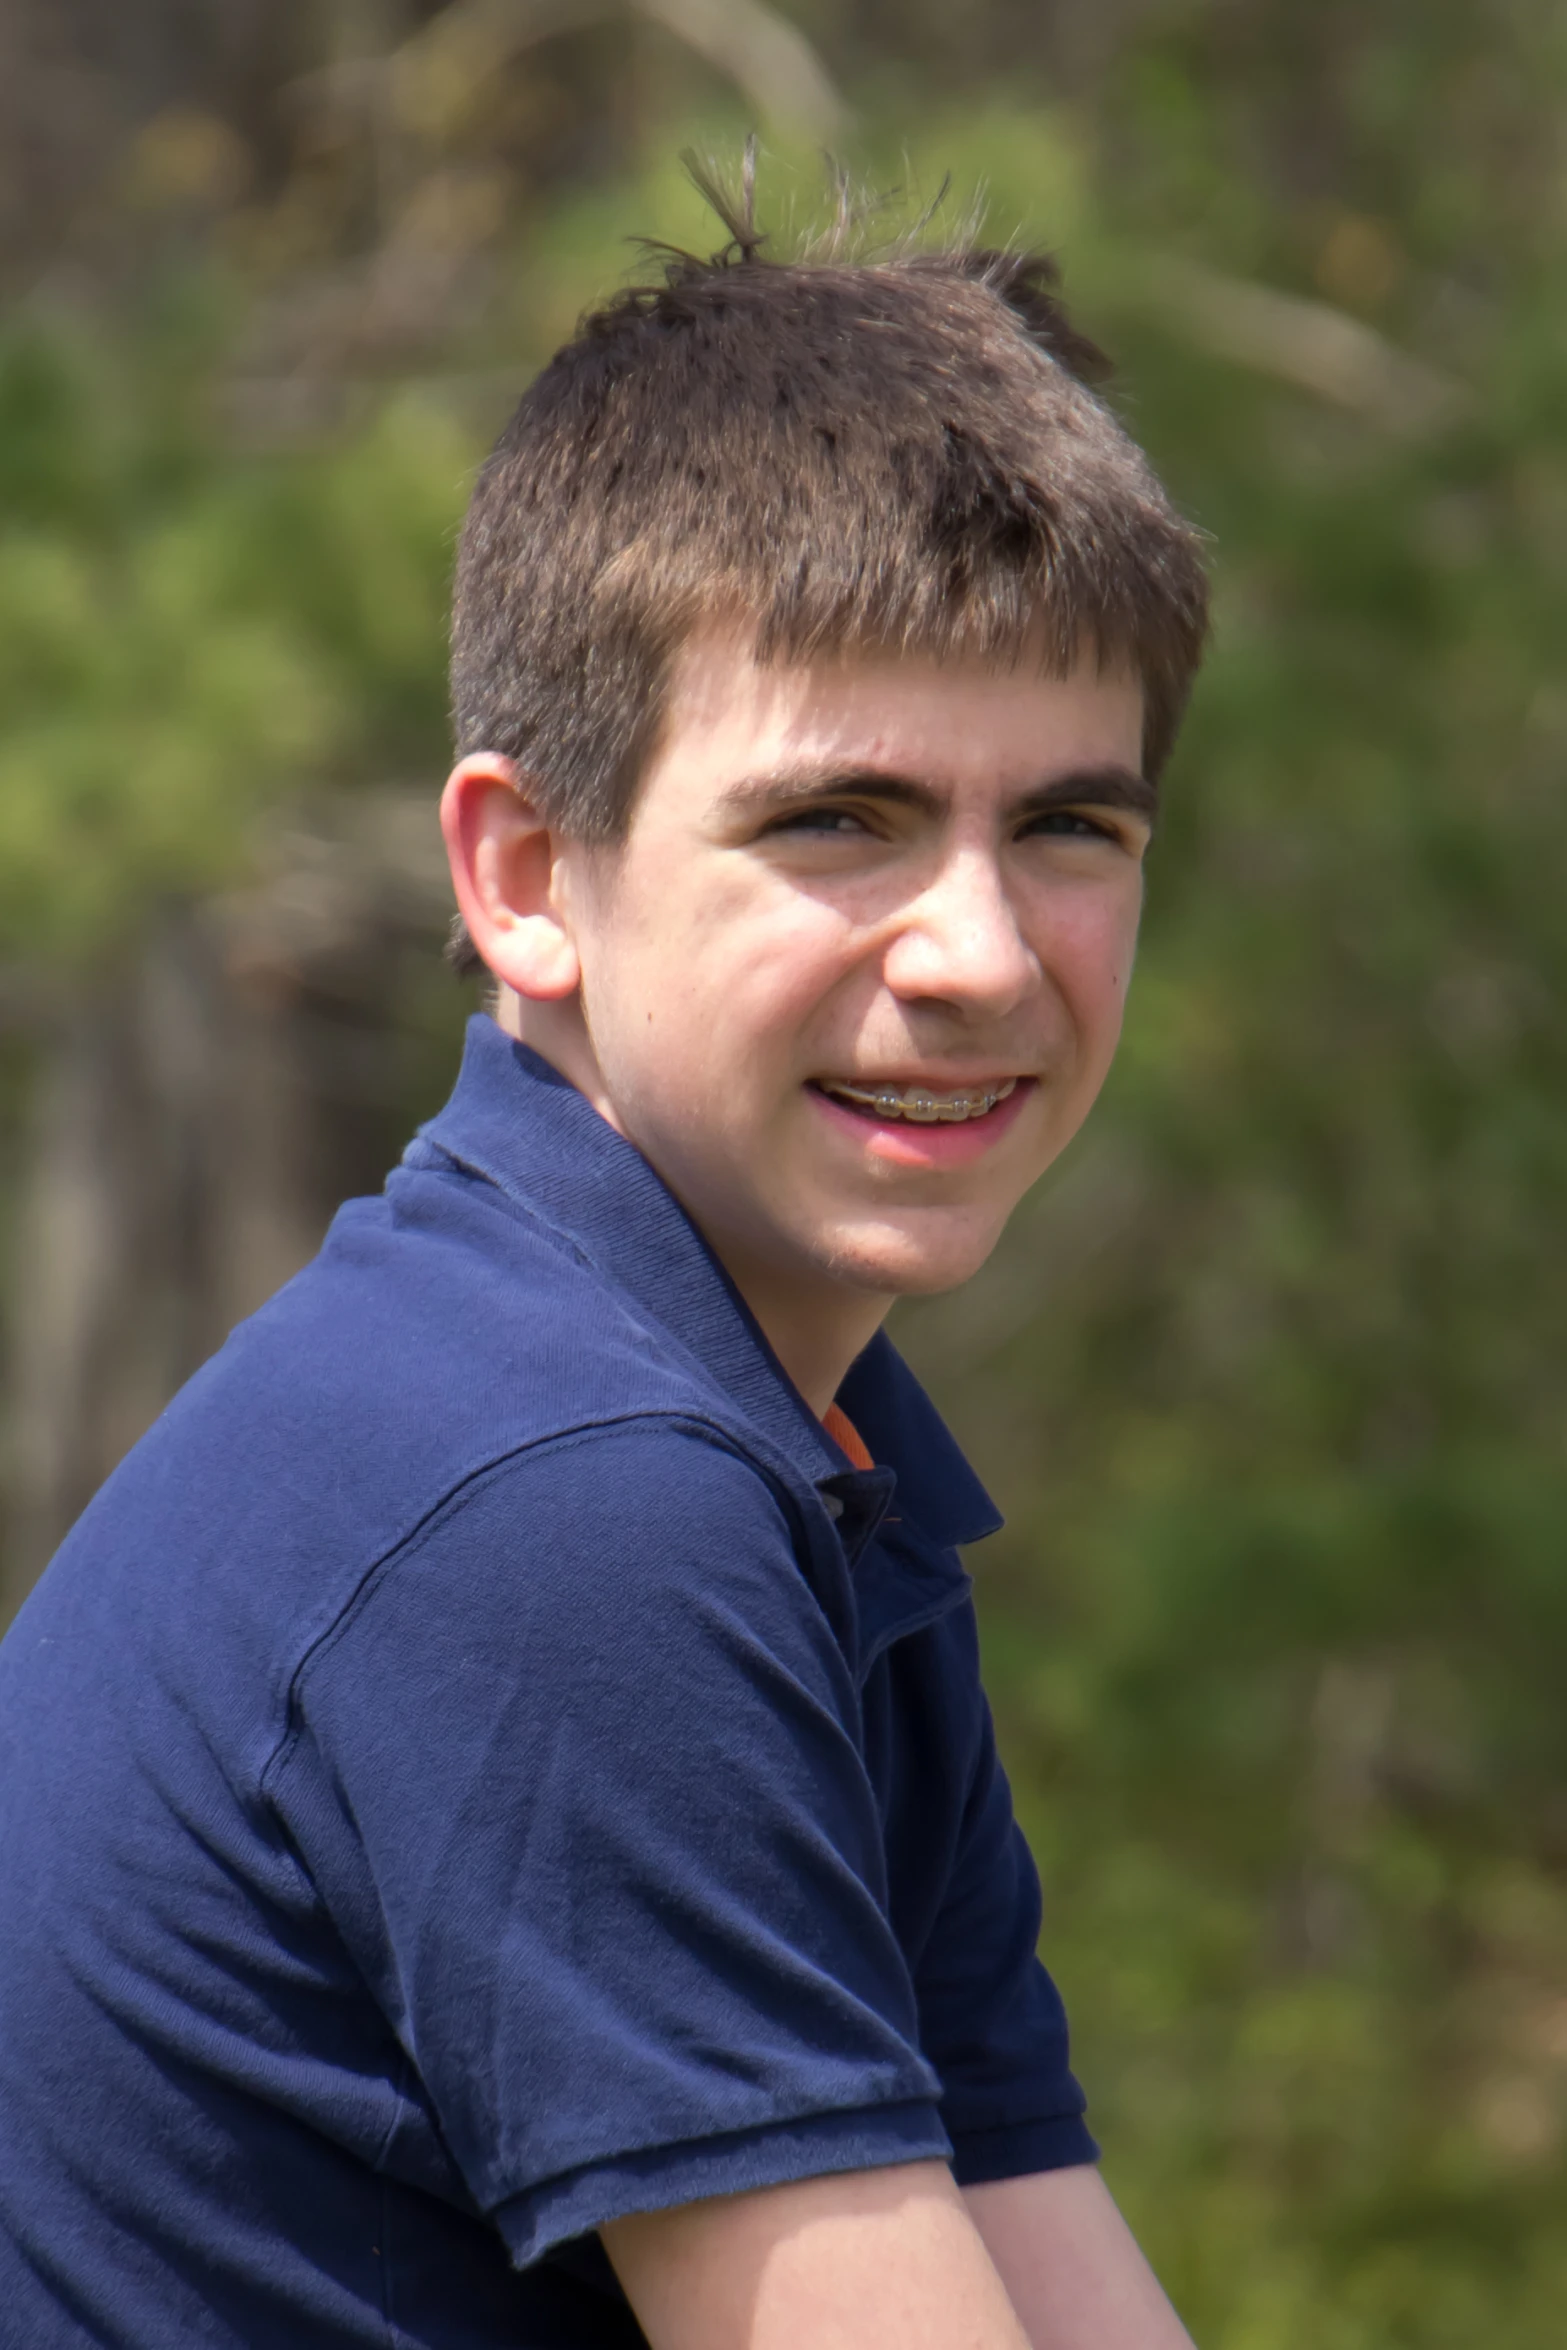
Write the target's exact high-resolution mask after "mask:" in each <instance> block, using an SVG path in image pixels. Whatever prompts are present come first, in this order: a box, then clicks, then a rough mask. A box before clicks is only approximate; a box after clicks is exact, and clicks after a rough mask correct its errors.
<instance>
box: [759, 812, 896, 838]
mask: <svg viewBox="0 0 1567 2350" xmlns="http://www.w3.org/2000/svg"><path fill="white" fill-rule="evenodd" d="M869 829H870V827H869V826H868V825H867V824H866V822H865V819H864V818H863V817H862V816H857V815H856V814H855V812H854V810H853V809H852V808H794V809H791V810H790V812H789V814H788V815H786V816H775V817H774V818H773V821H772V822H771V823H770V824H769V825H767V826H766V827H765V832H764V837H765V836H766V834H767V833H779V832H793V833H814V834H815V835H816V836H817V837H818V838H822V837H826V838H828V839H842V840H853V839H855V838H856V837H857V836H859V835H862V834H864V833H866V832H868V831H869Z"/></svg>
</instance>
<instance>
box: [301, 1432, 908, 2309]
mask: <svg viewBox="0 0 1567 2350" xmlns="http://www.w3.org/2000/svg"><path fill="white" fill-rule="evenodd" d="M856 1707H857V1697H856V1690H855V1686H854V1682H853V1678H852V1675H851V1674H850V1672H849V1669H848V1666H847V1664H846V1661H845V1658H844V1656H843V1654H842V1651H841V1649H840V1647H839V1645H838V1642H837V1640H836V1639H835V1637H834V1635H833V1631H832V1627H831V1624H830V1622H829V1620H828V1617H827V1615H826V1613H825V1611H824V1609H823V1606H822V1605H821V1603H820V1601H819V1600H818V1598H817V1597H816V1596H815V1595H814V1593H813V1591H812V1588H811V1585H810V1583H809V1581H808V1580H807V1577H806V1575H805V1574H804V1572H803V1571H802V1567H801V1564H800V1561H799V1559H798V1558H797V1557H796V1554H795V1550H794V1547H793V1544H792V1542H791V1537H790V1531H789V1525H788V1521H787V1519H786V1517H785V1514H784V1510H783V1507H782V1506H781V1504H780V1502H779V1501H778V1499H777V1498H776V1497H775V1495H774V1494H773V1493H772V1492H771V1490H770V1489H769V1487H768V1486H767V1484H766V1483H765V1482H764V1480H763V1478H762V1477H761V1475H760V1474H759V1473H758V1472H757V1471H756V1470H754V1469H753V1468H752V1467H751V1466H750V1465H749V1464H748V1463H747V1462H745V1461H743V1460H741V1459H739V1458H737V1457H736V1456H734V1455H733V1454H731V1453H729V1452H727V1451H726V1450H724V1449H723V1448H722V1447H721V1446H720V1445H718V1444H716V1443H713V1442H709V1441H706V1440H705V1439H704V1438H703V1437H702V1436H701V1434H700V1433H699V1432H694V1431H690V1430H686V1429H682V1428H678V1427H671V1426H669V1425H665V1424H660V1423H649V1422H631V1423H627V1424H625V1425H623V1426H622V1427H620V1428H617V1429H610V1430H603V1431H596V1432H593V1433H591V1434H588V1435H586V1436H582V1437H578V1438H572V1439H564V1440H560V1441H557V1442H555V1443H553V1444H551V1445H549V1446H547V1447H543V1448H540V1449H538V1450H536V1451H532V1452H528V1453H526V1454H522V1455H519V1456H517V1457H516V1458H514V1459H513V1460H511V1461H510V1462H508V1463H506V1464H504V1465H503V1466H501V1467H500V1468H498V1469H496V1470H494V1471H492V1472H490V1473H489V1474H488V1475H486V1476H485V1477H484V1478H482V1479H480V1480H478V1481H477V1482H476V1483H475V1484H474V1485H473V1486H472V1487H471V1488H469V1489H468V1490H467V1491H465V1492H464V1493H463V1494H462V1495H461V1496H460V1497H458V1498H457V1499H456V1500H454V1501H452V1502H451V1503H449V1504H448V1505H447V1506H446V1507H445V1508H444V1509H443V1510H442V1511H441V1512H440V1513H438V1515H437V1516H436V1518H435V1519H434V1520H433V1521H432V1522H431V1524H430V1525H429V1526H428V1527H427V1528H426V1529H425V1530H424V1532H423V1533H422V1534H421V1535H420V1536H419V1537H418V1538H417V1539H415V1540H414V1541H412V1542H410V1543H409V1544H407V1545H406V1546H405V1547H404V1548H403V1550H402V1551H401V1552H399V1553H398V1554H396V1555H395V1556H394V1557H392V1558H391V1559H390V1560H388V1561H387V1562H386V1563H385V1564H384V1565H383V1566H382V1567H381V1568H380V1569H378V1570H377V1571H376V1572H375V1573H374V1574H373V1575H372V1576H371V1577H370V1578H369V1580H368V1581H367V1583H366V1585H365V1587H364V1588H363V1590H362V1591H361V1593H360V1596H359V1598H358V1599H357V1601H356V1602H355V1604H354V1605H353V1607H352V1608H351V1609H350V1610H349V1611H348V1612H347V1614H346V1615H345V1616H344V1618H343V1619H342V1620H341V1621H340V1623H339V1624H338V1625H337V1626H336V1627H335V1628H334V1630H333V1632H332V1633H331V1634H330V1635H329V1637H328V1638H327V1639H326V1640H325V1641H324V1642H323V1643H322V1644H321V1645H320V1646H319V1647H318V1648H317V1650H316V1651H315V1653H314V1654H313V1655H312V1657H311V1658H310V1659H309V1660H308V1662H307V1664H306V1666H305V1667H304V1668H303V1670H302V1672H301V1674H300V1676H299V1678H298V1683H297V1690H296V1700H295V1709H294V1727H293V1730H292V1731H291V1735H290V1739H289V1743H288V1745H287V1746H286V1747H285V1749H284V1751H283V1753H282V1755H281V1756H280V1758H279V1763H278V1766H277V1767H276V1769H275V1771H274V1773H273V1774H272V1778H271V1781H270V1784H271V1785H272V1787H273V1789H274V1795H275V1800H276V1802H277V1804H278V1808H279V1810H280V1811H281V1813H282V1815H283V1817H284V1820H285V1822H286V1824H287V1826H288V1828H289V1831H290V1833H291V1835H292V1836H293V1838H294V1840H295V1842H296V1844H297V1845H298V1848H299V1850H300V1852H301V1854H302V1856H303V1858H304V1860H305V1862H306V1864H307V1866H308V1867H309V1868H310V1869H311V1871H312V1874H313V1876H314V1878H315V1881H316V1883H317V1886H318V1888H319V1890H320V1892H321V1895H322V1898H323V1899H324V1900H325V1901H326V1903H327V1905H328V1907H329V1909H330V1910H331V1912H332V1914H333V1916H334V1919H335V1920H336V1922H337V1924H338V1926H339V1930H340V1931H341V1933H342V1934H343V1936H344V1939H345V1941H346V1942H347V1944H348V1946H349V1949H350V1952H351V1954H352V1955H353V1957H354V1958H355V1960H356V1962H357V1964H358V1965H359V1967H360V1969H361V1971H362V1972H363V1973H364V1974H365V1976H366V1978H367V1980H368V1981H369V1983H370V1985H371V1988H372V1990H373V1992H374V1993H375V1996H376V1997H377V1999H378V2001H379V2003H380V2004H381V2006H382V2008H383V2010H384V2012H385V2013H386V2014H387V2016H388V2018H389V2020H390V2022H391V2024H392V2026H393V2029H394V2031H395V2032H396V2034H397V2037H398V2039H399V2040H400V2041H401V2043H402V2045H403V2048H404V2050H405V2051H406V2054H407V2056H408V2058H409V2059H410V2060H411V2063H412V2065H413V2067H414V2068H415V2070H416V2073H417V2075H418V2079H419V2082H420V2084H421V2085H422V2089H423V2093H424V2095H425V2096H426V2097H427V2098H428V2100H429V2103H430V2106H431V2108H432V2110H433V2114H434V2117H435V2120H436V2123H437V2125H438V2127H439V2130H440V2132H441V2134H442V2136H443V2138H444V2141H445V2144H446V2146H447V2147H448V2149H449V2150H450V2153H451V2156H452V2158H453V2160H454V2161H455V2163H456V2165H457V2168H458V2170H459V2171H460V2172H461V2174H462V2177H463V2180H464V2181H465V2183H466V2186H467V2188H468V2190H469V2192H470V2193H471V2194H472V2196H473V2198H474V2200H475V2202H476V2203H477V2204H478V2206H479V2208H480V2209H481V2210H483V2211H485V2212H487V2213H489V2214H490V2215H491V2216H492V2217H493V2218H494V2219H495V2221H496V2223H497V2225H498V2226H499V2227H500V2228H501V2230H502V2232H503V2233H504V2235H505V2237H506V2239H507V2241H508V2243H509V2245H510V2247H511V2250H512V2253H513V2257H514V2258H515V2259H517V2260H518V2261H519V2262H527V2261H530V2260H533V2259H536V2258H538V2257H539V2256H541V2255H542V2254H543V2253H545V2252H546V2251H548V2250H549V2249H550V2248H551V2247H552V2246H553V2245H555V2244H558V2243H561V2242H563V2241H565V2240H567V2239H569V2238H571V2237H574V2236H578V2235H581V2234H584V2233H586V2232H587V2231H588V2230H590V2229H593V2228H596V2227H598V2226H600V2225H601V2224H602V2223H603V2222H604V2221H606V2220H609V2219H612V2218H615V2217H618V2216H620V2215H622V2214H623V2213H626V2212H629V2211H636V2210H646V2209H657V2208H661V2207H664V2206H667V2205H671V2204H676V2203H682V2202H686V2201H690V2200H692V2199H694V2198H695V2197H698V2196H702V2195H711V2194H720V2193H733V2192H737V2191H740V2190H742V2189H744V2188H748V2187H756V2186H764V2185H769V2184H775V2183H778V2182H780V2181H782V2180H785V2179H791V2178H799V2177H806V2176H810V2175H813V2174H816V2173H823V2172H828V2171H835V2170H848V2169H860V2168H864V2167H867V2166H870V2165H873V2164H877V2163H885V2162H897V2161H908V2160H915V2159H919V2158H922V2157H929V2156H932V2155H934V2156H937V2157H941V2156H944V2155H946V2153H947V2152H948V2142H947V2139H946V2136H945V2134H944V2131H943V2129H942V2125H941V2122H940V2118H939V2113H938V2100H939V2095H940V2084H939V2082H938V2080H937V2077H936V2074H935V2072H934V2071H933V2069H932V2067H931V2065H930V2064H929V2063H928V2062H927V2061H926V2059H925V2057H924V2055H923V2054H922V2053H921V2050H920V2045H919V2019H918V2015H917V2012H916V2005H915V1998H914V1990H913V1985H912V1983H911V1981H910V1978H909V1973H908V1968H907V1965H906V1963H905V1961H904V1958H903V1955H902V1953H901V1951H900V1949H899V1947H898V1944H897V1941H896V1938H895V1936H894V1934H893V1932H892V1929H891V1926H890V1924H889V1922H888V1916H887V1893H886V1885H885V1861H884V1856H883V1852H882V1845H881V1836H880V1826H879V1819H878V1814H877V1808H876V1804H875V1800H874V1797H873V1794H872V1790H871V1786H870V1783H869V1780H868V1778H867V1775H866V1771H865V1766H864V1761H863V1757H862V1754H861V1752H860V1747H859V1744H858V1741H857V1737H856V1725H857V1711H856Z"/></svg>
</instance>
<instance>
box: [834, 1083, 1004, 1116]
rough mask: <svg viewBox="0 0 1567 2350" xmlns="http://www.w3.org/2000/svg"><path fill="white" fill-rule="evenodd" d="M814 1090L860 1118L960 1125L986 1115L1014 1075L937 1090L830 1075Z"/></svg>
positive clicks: (925, 1086)
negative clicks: (864, 1082) (857, 1081)
mask: <svg viewBox="0 0 1567 2350" xmlns="http://www.w3.org/2000/svg"><path fill="white" fill-rule="evenodd" d="M816 1085H817V1090H818V1092H821V1093H825V1094H826V1095H827V1096H828V1097H829V1098H830V1099H831V1100H833V1101H835V1102H842V1103H843V1105H844V1107H845V1108H846V1109H850V1110H858V1111H859V1113H860V1115H861V1117H864V1118H900V1119H904V1120H906V1121H907V1123H908V1124H909V1125H911V1126H963V1125H966V1124H967V1123H968V1121H969V1120H970V1119H971V1118H988V1117H989V1115H990V1113H991V1111H992V1110H993V1109H994V1108H995V1107H996V1105H997V1103H998V1102H1004V1101H1005V1100H1006V1098H1007V1096H1008V1094H1011V1093H1016V1091H1017V1079H1016V1078H1015V1077H1008V1078H1005V1079H1003V1081H1002V1082H1001V1083H1000V1084H999V1085H967V1086H954V1087H953V1088H951V1089H950V1090H948V1091H941V1092H938V1091H937V1089H936V1088H935V1087H934V1086H929V1085H841V1084H839V1083H837V1082H836V1081H835V1080H834V1079H832V1078H830V1077H820V1078H818V1079H817V1080H816Z"/></svg>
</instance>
